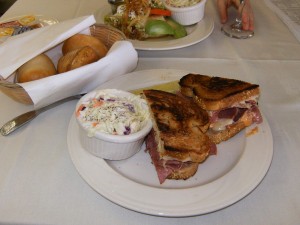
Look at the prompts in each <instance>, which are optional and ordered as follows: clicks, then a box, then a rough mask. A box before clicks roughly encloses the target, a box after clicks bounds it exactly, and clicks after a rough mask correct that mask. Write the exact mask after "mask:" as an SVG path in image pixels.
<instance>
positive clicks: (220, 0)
mask: <svg viewBox="0 0 300 225" xmlns="http://www.w3.org/2000/svg"><path fill="white" fill-rule="evenodd" d="M244 3H245V5H244V8H243V12H242V24H243V29H244V30H254V15H253V11H252V7H251V4H250V1H249V0H245V2H244ZM217 6H218V11H219V15H220V20H221V23H226V22H227V19H228V14H227V10H228V8H229V7H230V6H234V7H235V8H236V9H238V10H239V11H241V10H242V7H241V5H240V0H217Z"/></svg>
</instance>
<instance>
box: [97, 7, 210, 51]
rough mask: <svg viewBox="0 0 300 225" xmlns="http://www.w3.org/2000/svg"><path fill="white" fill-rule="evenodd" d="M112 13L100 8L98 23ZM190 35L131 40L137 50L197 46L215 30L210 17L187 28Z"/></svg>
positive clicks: (102, 21) (108, 8) (106, 8)
mask: <svg viewBox="0 0 300 225" xmlns="http://www.w3.org/2000/svg"><path fill="white" fill-rule="evenodd" d="M110 12H111V9H110V6H109V5H105V7H102V8H100V9H99V10H98V11H97V12H96V13H95V18H96V21H97V22H99V23H104V20H103V19H104V16H105V15H108V14H109V13H110ZM186 29H187V32H188V35H187V36H186V37H183V38H179V39H174V38H172V37H167V38H155V39H154V38H153V39H148V40H145V41H138V40H130V39H128V40H129V41H131V42H132V44H133V46H134V48H135V49H137V50H171V49H178V48H183V47H187V46H190V45H193V44H196V43H198V42H200V41H203V40H204V39H206V38H207V37H208V36H209V35H210V34H211V33H212V31H213V29H214V21H213V19H212V18H211V17H209V16H208V15H205V16H204V18H203V19H202V20H201V21H200V22H199V23H197V24H195V25H192V26H186Z"/></svg>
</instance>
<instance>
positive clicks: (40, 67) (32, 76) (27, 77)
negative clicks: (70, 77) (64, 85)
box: [17, 54, 56, 83]
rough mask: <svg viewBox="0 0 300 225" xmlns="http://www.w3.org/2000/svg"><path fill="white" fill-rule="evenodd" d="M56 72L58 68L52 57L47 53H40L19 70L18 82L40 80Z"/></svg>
mask: <svg viewBox="0 0 300 225" xmlns="http://www.w3.org/2000/svg"><path fill="white" fill-rule="evenodd" d="M54 74H56V69H55V66H54V64H53V62H52V61H51V59H50V58H49V57H48V56H47V55H45V54H40V55H38V56H36V57H34V58H33V59H31V60H29V61H28V62H26V63H24V64H23V65H22V66H21V67H20V68H19V69H18V70H17V82H19V83H24V82H28V81H33V80H38V79H41V78H44V77H48V76H52V75H54Z"/></svg>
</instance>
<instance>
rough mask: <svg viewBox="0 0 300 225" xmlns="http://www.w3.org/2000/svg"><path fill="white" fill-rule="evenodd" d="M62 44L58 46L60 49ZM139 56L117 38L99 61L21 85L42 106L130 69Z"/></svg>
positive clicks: (37, 105)
mask: <svg viewBox="0 0 300 225" xmlns="http://www.w3.org/2000/svg"><path fill="white" fill-rule="evenodd" d="M59 47H60V46H58V48H59ZM137 61H138V55H137V52H136V50H135V49H134V47H133V46H132V44H131V42H129V41H117V42H115V43H114V44H113V46H112V47H111V48H110V50H109V52H108V53H107V55H106V56H105V57H103V58H102V59H100V60H99V61H97V62H95V63H92V64H89V65H86V66H83V67H80V68H78V69H75V70H71V71H69V72H66V73H62V74H58V75H54V76H50V77H46V78H43V79H40V80H35V81H32V82H26V83H22V84H20V85H21V86H22V87H23V88H24V89H25V90H26V92H27V93H28V94H29V95H30V97H31V99H32V101H33V102H34V106H35V107H36V108H39V107H41V106H44V105H48V104H50V103H52V102H55V101H57V100H60V99H62V98H65V97H68V96H72V95H75V94H81V93H86V92H89V91H91V90H93V89H95V88H96V87H98V86H99V85H100V84H102V83H104V82H105V81H108V80H110V79H112V78H114V77H117V76H120V75H123V74H126V73H128V72H131V71H132V70H134V69H135V67H136V66H137Z"/></svg>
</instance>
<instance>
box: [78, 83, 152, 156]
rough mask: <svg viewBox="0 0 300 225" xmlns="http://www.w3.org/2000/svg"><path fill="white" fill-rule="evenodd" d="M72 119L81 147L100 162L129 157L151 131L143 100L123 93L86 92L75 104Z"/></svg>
mask: <svg viewBox="0 0 300 225" xmlns="http://www.w3.org/2000/svg"><path fill="white" fill-rule="evenodd" d="M75 116H76V121H77V123H78V124H79V129H80V137H79V138H80V143H81V145H82V147H83V148H84V149H85V150H87V151H88V152H90V153H91V154H93V155H95V156H97V157H100V158H103V159H109V160H122V159H127V158H129V157H131V156H133V155H134V154H136V153H137V152H138V151H139V150H140V149H141V147H142V145H143V142H144V138H145V137H146V135H147V134H148V133H149V132H150V130H151V129H152V122H151V119H150V116H149V109H148V106H147V103H146V102H145V100H144V99H142V98H141V97H140V96H138V95H134V94H132V93H130V92H127V91H123V90H117V89H102V90H95V91H92V92H90V93H87V94H86V95H85V96H83V97H82V98H81V99H80V100H79V101H78V103H77V105H76V110H75Z"/></svg>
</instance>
